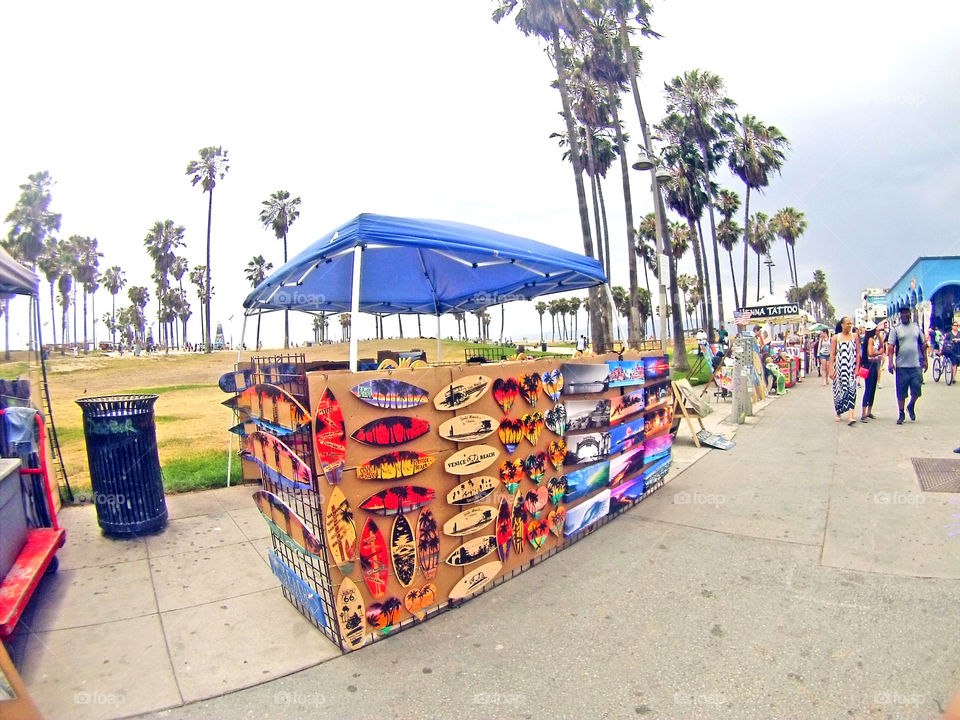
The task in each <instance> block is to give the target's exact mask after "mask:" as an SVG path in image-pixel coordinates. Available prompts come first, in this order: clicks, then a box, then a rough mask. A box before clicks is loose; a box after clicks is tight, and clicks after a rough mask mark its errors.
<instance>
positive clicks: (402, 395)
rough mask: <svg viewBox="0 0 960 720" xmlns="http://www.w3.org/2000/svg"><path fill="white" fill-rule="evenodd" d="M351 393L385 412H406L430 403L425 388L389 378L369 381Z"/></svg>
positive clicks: (353, 388)
mask: <svg viewBox="0 0 960 720" xmlns="http://www.w3.org/2000/svg"><path fill="white" fill-rule="evenodd" d="M350 392H352V393H353V394H354V396H356V397H357V398H358V399H360V400H363V402H365V403H367V404H368V405H374V406H376V407H378V408H383V409H384V410H406V409H407V408H413V407H418V406H420V405H423V404H424V403H427V402H429V401H430V395H429V393H427V391H426V390H424V389H423V388H419V387H417V386H416V385H411V384H410V383H407V382H403V381H402V380H391V379H389V378H383V379H380V380H367V381H366V382H362V383H360V384H359V385H357V386H355V387H352V388H350Z"/></svg>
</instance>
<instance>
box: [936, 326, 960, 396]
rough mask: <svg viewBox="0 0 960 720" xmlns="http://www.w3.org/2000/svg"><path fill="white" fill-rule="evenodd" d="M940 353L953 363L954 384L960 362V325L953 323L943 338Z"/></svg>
mask: <svg viewBox="0 0 960 720" xmlns="http://www.w3.org/2000/svg"><path fill="white" fill-rule="evenodd" d="M940 353H941V354H942V355H944V356H945V357H949V358H950V361H951V362H952V363H953V368H952V377H951V378H950V382H951V383H952V382H953V381H954V379H955V378H956V375H957V362H958V361H960V323H956V322H955V323H953V325H952V326H951V327H950V330H949V331H948V332H947V334H946V335H944V336H943V340H941V341H940Z"/></svg>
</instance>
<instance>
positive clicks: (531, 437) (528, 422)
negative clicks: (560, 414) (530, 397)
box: [520, 410, 545, 447]
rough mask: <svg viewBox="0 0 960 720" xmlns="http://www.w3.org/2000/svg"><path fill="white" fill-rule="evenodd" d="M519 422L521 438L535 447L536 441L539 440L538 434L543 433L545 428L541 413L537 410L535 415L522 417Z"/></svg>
mask: <svg viewBox="0 0 960 720" xmlns="http://www.w3.org/2000/svg"><path fill="white" fill-rule="evenodd" d="M520 420H521V422H522V423H523V436H524V437H525V438H526V439H527V442H529V443H530V444H531V445H533V446H534V447H536V446H537V441H538V440H539V439H540V433H542V432H543V428H544V427H545V425H544V422H543V413H542V412H540V411H539V410H538V411H537V412H535V413H531V414H529V415H524V416H523V417H522V418H520Z"/></svg>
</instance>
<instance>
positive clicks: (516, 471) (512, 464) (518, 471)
mask: <svg viewBox="0 0 960 720" xmlns="http://www.w3.org/2000/svg"><path fill="white" fill-rule="evenodd" d="M522 479H523V460H521V459H520V458H517V459H516V460H509V459H507V460H504V461H503V462H502V463H500V480H502V481H503V484H504V486H506V488H507V492H508V493H510V494H511V495H512V494H513V493H515V492H516V491H517V487H518V486H519V485H520V481H521V480H522Z"/></svg>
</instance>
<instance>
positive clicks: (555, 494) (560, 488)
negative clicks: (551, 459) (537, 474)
mask: <svg viewBox="0 0 960 720" xmlns="http://www.w3.org/2000/svg"><path fill="white" fill-rule="evenodd" d="M547 491H548V492H549V493H550V502H552V503H553V504H554V506H557V505H559V504H560V501H561V500H563V495H564V493H566V492H567V476H566V475H561V476H560V477H552V478H550V482H548V483H547Z"/></svg>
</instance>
